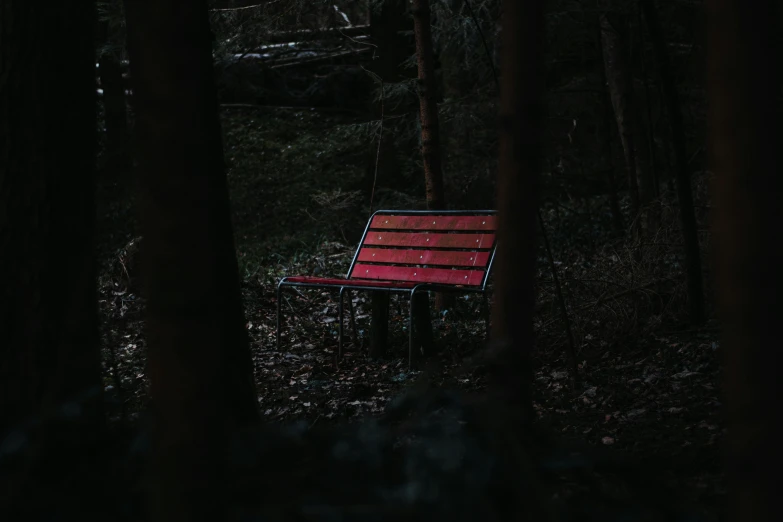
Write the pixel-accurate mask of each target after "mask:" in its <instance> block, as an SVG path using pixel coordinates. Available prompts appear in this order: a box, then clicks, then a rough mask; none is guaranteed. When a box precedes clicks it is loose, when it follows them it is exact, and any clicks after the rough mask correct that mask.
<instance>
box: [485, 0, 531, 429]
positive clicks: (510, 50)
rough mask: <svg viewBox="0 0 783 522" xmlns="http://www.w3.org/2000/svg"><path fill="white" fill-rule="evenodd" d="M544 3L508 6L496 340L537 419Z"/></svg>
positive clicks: (517, 403)
mask: <svg viewBox="0 0 783 522" xmlns="http://www.w3.org/2000/svg"><path fill="white" fill-rule="evenodd" d="M543 32H544V18H543V6H542V2H540V1H537V0H526V1H524V2H516V1H514V0H507V1H506V2H505V4H504V6H503V32H502V38H503V41H502V45H503V48H502V53H501V56H502V58H501V92H500V158H499V171H498V195H497V200H498V212H499V217H500V225H499V228H498V253H497V259H496V260H495V263H496V267H497V272H496V273H497V279H496V284H495V298H494V308H493V317H492V319H493V321H492V337H493V340H494V341H496V342H498V343H500V347H501V348H502V349H503V350H504V351H505V352H506V354H507V360H506V364H503V365H501V366H500V367H499V370H498V371H499V372H500V375H499V379H500V381H499V385H500V386H501V389H504V390H505V391H506V393H508V394H509V398H510V400H511V401H512V403H513V404H514V408H515V409H517V410H518V412H519V414H520V415H521V416H522V418H523V419H524V420H526V421H530V415H531V413H532V404H531V401H530V379H531V376H532V374H531V356H532V347H533V303H534V292H533V280H534V276H535V262H536V239H535V237H536V233H535V228H536V209H537V208H538V207H537V205H538V199H537V198H538V185H539V172H540V169H541V165H542V158H541V149H542V147H541V141H542V132H541V129H542V126H543V119H544V118H543V97H544V56H543V47H544V45H543Z"/></svg>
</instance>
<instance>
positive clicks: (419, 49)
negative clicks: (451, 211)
mask: <svg viewBox="0 0 783 522" xmlns="http://www.w3.org/2000/svg"><path fill="white" fill-rule="evenodd" d="M411 10H412V14H413V32H414V35H415V37H416V56H417V61H418V67H419V119H420V121H421V157H422V161H423V163H424V182H425V186H426V197H427V208H428V209H430V210H442V209H445V208H446V201H445V197H444V194H443V163H442V155H441V148H440V145H441V143H440V123H439V121H438V104H437V101H436V100H437V98H436V96H437V89H438V86H437V79H436V77H435V57H434V54H433V51H432V27H431V25H430V23H431V21H430V2H429V0H412V5H411ZM419 296H421V297H419ZM435 299H436V303H437V305H438V308H440V307H441V305H444V304H445V303H443V297H442V296H441V295H440V294H437V295H436V298H435ZM416 300H417V302H416V309H417V310H419V313H417V314H416V316H415V317H414V320H415V323H416V331H417V333H418V338H419V339H420V343H421V346H422V348H423V350H424V351H425V352H426V351H427V350H428V349H430V348H433V347H434V344H433V343H432V325H431V320H430V314H429V311H430V304H429V297H428V295H427V294H426V293H421V294H419V295H417V296H416ZM411 327H413V325H411ZM417 342H418V341H417Z"/></svg>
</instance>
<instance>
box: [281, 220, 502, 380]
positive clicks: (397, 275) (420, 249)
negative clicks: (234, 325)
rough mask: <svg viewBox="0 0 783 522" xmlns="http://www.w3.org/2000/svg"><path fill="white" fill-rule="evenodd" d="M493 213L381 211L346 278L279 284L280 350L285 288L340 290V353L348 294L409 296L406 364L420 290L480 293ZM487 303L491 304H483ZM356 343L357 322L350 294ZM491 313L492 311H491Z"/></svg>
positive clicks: (491, 247) (491, 250) (491, 248)
mask: <svg viewBox="0 0 783 522" xmlns="http://www.w3.org/2000/svg"><path fill="white" fill-rule="evenodd" d="M496 230H497V216H496V213H495V211H494V210H476V211H472V210H460V211H454V210H451V211H416V210H407V211H403V210H379V211H378V212H376V213H374V214H373V215H372V217H371V218H370V221H369V222H368V223H367V227H366V228H365V230H364V235H363V236H362V240H361V242H360V243H359V249H358V250H357V251H356V254H355V255H354V258H353V261H352V262H351V267H350V268H349V269H348V274H347V276H346V277H345V278H344V279H342V278H328V277H310V276H295V277H284V278H283V279H281V280H280V284H279V285H278V286H277V338H276V340H277V349H278V350H279V349H280V322H281V295H282V291H283V289H284V288H286V287H307V288H334V289H339V291H340V300H339V305H338V310H339V326H338V353H339V355H342V347H343V295H344V293H345V292H346V290H348V291H350V290H371V291H386V292H400V293H408V294H409V297H410V322H409V323H408V329H409V332H408V335H409V345H408V362H409V364H410V362H411V359H412V355H413V297H414V295H415V294H416V293H417V292H422V291H430V290H436V291H438V292H460V293H469V292H476V293H481V294H483V295H484V297H485V301H486V289H487V280H488V279H489V273H490V270H491V268H492V260H493V258H494V256H495V248H496V246H497V240H496V234H495V232H496ZM485 304H487V303H485ZM348 305H349V308H350V312H351V324H352V325H353V332H354V341H355V339H356V323H355V317H354V311H353V303H352V302H351V299H350V296H349V299H348ZM487 309H488V308H487Z"/></svg>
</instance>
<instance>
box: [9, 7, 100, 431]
mask: <svg viewBox="0 0 783 522" xmlns="http://www.w3.org/2000/svg"><path fill="white" fill-rule="evenodd" d="M58 5H59V4H58ZM0 7H1V8H2V11H0V51H1V52H2V53H3V55H2V59H1V60H0V252H2V255H0V263H1V264H0V266H1V267H2V271H1V273H2V284H0V347H2V348H0V349H1V350H2V352H0V353H1V354H2V356H1V357H0V365H2V366H1V368H2V375H0V412H1V413H0V433H4V432H5V431H6V430H7V429H8V428H9V427H10V426H12V425H13V424H14V423H16V422H18V421H20V420H22V419H23V418H25V417H27V416H30V415H37V414H40V413H42V412H43V411H44V410H46V409H48V408H56V407H58V406H59V404H60V403H61V402H63V401H65V400H71V399H73V396H74V395H75V394H80V393H84V392H86V391H87V390H92V389H95V388H97V387H98V386H99V384H100V364H99V361H100V357H99V352H98V345H97V329H96V326H97V308H96V306H97V297H96V288H95V263H94V261H93V224H94V212H95V208H94V174H95V167H94V156H95V145H94V144H95V89H94V85H95V84H94V78H95V59H94V45H93V39H92V37H93V31H92V29H93V26H94V24H93V19H94V16H95V5H94V3H90V2H83V3H79V5H76V3H73V2H71V3H63V4H62V5H59V7H49V6H44V5H43V4H38V3H35V2H26V1H23V0H20V1H16V0H3V2H2V3H0ZM66 35H67V36H66ZM22 50H24V52H22ZM66 57H67V58H66ZM63 78H67V79H68V81H66V82H64V81H62V80H63ZM64 100H67V103H65V102H64ZM20 107H24V111H22V110H20ZM94 402H96V403H97V401H94Z"/></svg>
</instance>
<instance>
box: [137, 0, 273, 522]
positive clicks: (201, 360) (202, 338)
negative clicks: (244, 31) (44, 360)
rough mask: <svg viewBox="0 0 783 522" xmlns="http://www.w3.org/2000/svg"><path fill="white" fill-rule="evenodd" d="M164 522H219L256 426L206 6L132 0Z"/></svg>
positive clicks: (182, 0) (158, 503)
mask: <svg viewBox="0 0 783 522" xmlns="http://www.w3.org/2000/svg"><path fill="white" fill-rule="evenodd" d="M125 6H126V8H125V12H126V15H127V26H128V50H129V54H130V63H131V75H132V82H133V83H132V88H133V92H134V109H135V114H136V126H135V129H136V145H137V150H138V166H137V180H138V186H139V192H140V193H139V201H140V223H141V228H142V233H143V236H144V239H143V242H142V270H143V271H144V273H143V280H144V283H145V288H144V290H145V296H146V299H147V316H146V320H147V325H146V326H147V337H148V346H149V354H148V361H149V362H148V364H149V373H150V377H151V381H152V390H151V392H152V399H153V401H154V403H153V412H154V413H155V420H156V425H155V437H154V441H155V443H154V450H153V459H152V462H151V463H152V470H153V472H154V477H153V481H152V482H151V488H150V493H151V496H152V498H151V502H152V504H151V508H152V510H153V515H154V517H155V518H156V519H161V520H164V519H165V520H170V519H172V518H179V517H183V518H184V519H194V518H203V517H207V518H210V519H212V520H217V519H220V518H222V515H223V513H222V512H221V498H222V494H223V493H224V492H225V490H224V489H223V486H224V482H223V480H222V479H223V478H224V477H223V475H222V472H223V468H222V465H223V464H222V462H223V461H222V459H221V451H223V450H225V448H226V446H227V445H226V440H227V439H226V437H227V434H228V432H229V431H230V430H231V428H232V426H234V425H236V424H238V423H245V422H250V421H253V420H255V419H256V418H257V415H258V412H257V398H256V392H255V387H254V384H253V371H252V361H251V358H250V353H249V346H248V339H247V335H246V331H245V328H244V318H243V310H242V303H241V298H240V291H239V277H238V271H237V261H236V252H235V248H234V240H233V233H232V227H231V216H230V208H229V199H228V188H227V180H226V172H225V166H224V162H223V151H222V139H221V128H220V121H219V118H218V102H217V94H216V89H215V83H214V77H213V76H214V72H213V66H212V34H211V32H210V27H209V18H208V11H207V9H208V6H207V0H196V1H190V0H161V1H149V0H126V2H125Z"/></svg>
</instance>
